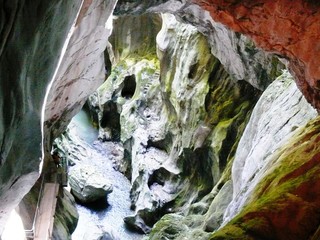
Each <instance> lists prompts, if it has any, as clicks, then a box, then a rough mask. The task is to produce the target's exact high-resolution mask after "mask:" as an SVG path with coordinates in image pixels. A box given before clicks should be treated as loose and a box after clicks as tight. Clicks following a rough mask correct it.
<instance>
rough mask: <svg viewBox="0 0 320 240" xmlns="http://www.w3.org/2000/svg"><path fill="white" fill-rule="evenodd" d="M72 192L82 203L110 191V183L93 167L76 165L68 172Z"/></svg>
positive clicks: (93, 199)
mask: <svg viewBox="0 0 320 240" xmlns="http://www.w3.org/2000/svg"><path fill="white" fill-rule="evenodd" d="M69 183H70V186H71V189H72V194H73V195H74V196H75V197H76V198H77V199H78V200H79V201H80V202H82V203H89V202H94V201H97V200H99V199H102V198H104V197H106V196H107V195H108V194H109V193H111V192H112V185H111V184H110V183H109V182H108V180H107V179H106V178H105V177H104V176H102V175H101V174H100V173H99V172H98V171H97V170H96V169H95V168H93V167H92V166H89V165H77V166H75V167H74V168H72V169H71V171H70V173H69Z"/></svg>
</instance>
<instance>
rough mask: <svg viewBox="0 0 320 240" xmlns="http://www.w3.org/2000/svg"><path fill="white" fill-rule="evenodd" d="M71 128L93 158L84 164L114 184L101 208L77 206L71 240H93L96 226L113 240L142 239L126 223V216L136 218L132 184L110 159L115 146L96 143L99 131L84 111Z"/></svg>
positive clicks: (98, 206)
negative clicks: (131, 193) (115, 167)
mask: <svg viewBox="0 0 320 240" xmlns="http://www.w3.org/2000/svg"><path fill="white" fill-rule="evenodd" d="M70 126H71V127H70V132H71V134H75V135H77V137H78V138H80V139H81V140H82V141H80V143H81V144H82V145H83V147H85V148H86V151H87V153H86V154H89V156H90V157H88V158H87V159H86V160H84V162H83V163H84V164H90V165H92V166H94V167H95V168H96V169H97V170H98V171H99V172H100V173H101V174H102V175H104V176H105V177H106V178H107V179H108V180H109V181H110V182H111V183H112V184H113V191H112V193H110V194H109V195H108V197H107V199H106V201H102V202H101V203H100V204H99V205H95V206H83V205H80V204H77V209H78V212H79V222H78V225H77V228H76V230H75V232H74V233H73V234H72V239H73V240H91V239H86V238H87V236H88V231H94V229H96V230H97V226H100V227H101V228H103V229H104V230H106V231H107V232H111V233H112V235H113V237H112V238H110V239H117V240H118V239H119V240H140V239H142V237H143V235H142V234H139V233H136V232H132V231H130V230H128V229H127V228H126V227H125V225H124V222H123V218H124V217H126V216H129V215H133V214H134V212H133V211H132V210H130V197H129V192H130V187H131V184H130V182H129V180H128V179H127V178H126V177H125V176H124V175H123V174H121V173H120V172H118V171H116V170H115V169H114V168H113V166H112V162H111V160H110V159H109V157H108V156H109V155H110V151H112V150H113V149H112V146H114V144H115V143H112V144H111V143H110V144H105V143H101V142H99V141H98V140H97V137H98V130H97V129H95V128H94V127H93V126H92V124H91V123H90V120H89V117H88V115H87V114H86V112H84V111H83V110H82V111H81V112H80V113H79V114H77V115H76V116H75V117H74V118H73V120H72V121H71V123H70ZM80 164H81V163H80Z"/></svg>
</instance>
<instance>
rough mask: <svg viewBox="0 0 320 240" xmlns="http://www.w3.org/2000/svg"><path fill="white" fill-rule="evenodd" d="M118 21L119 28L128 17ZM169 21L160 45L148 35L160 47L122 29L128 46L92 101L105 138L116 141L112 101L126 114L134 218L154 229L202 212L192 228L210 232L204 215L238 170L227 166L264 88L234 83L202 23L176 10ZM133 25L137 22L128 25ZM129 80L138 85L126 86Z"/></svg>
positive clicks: (119, 40)
mask: <svg viewBox="0 0 320 240" xmlns="http://www.w3.org/2000/svg"><path fill="white" fill-rule="evenodd" d="M144 17H145V16H144ZM134 18H139V17H138V16H135V17H134ZM116 21H118V22H119V24H115V26H117V27H119V28H120V27H121V26H122V25H123V24H124V23H125V22H126V21H123V20H121V18H120V20H119V19H118V20H116ZM139 21H140V20H134V21H133V22H139ZM155 22H156V23H157V22H159V21H155ZM162 22H163V23H162V29H161V31H160V32H159V34H158V35H157V51H155V50H156V49H155V46H156V45H155V43H153V44H154V48H151V47H150V46H152V43H150V42H146V43H144V46H147V47H146V48H147V49H150V48H151V49H153V50H151V51H149V50H148V51H144V49H143V47H141V49H139V50H138V52H137V51H136V50H135V49H137V44H138V45H139V43H130V42H129V43H128V42H127V39H123V37H122V35H123V34H120V36H117V35H118V34H119V33H118V32H117V29H114V30H115V32H114V35H113V37H112V41H111V42H114V43H116V44H117V46H118V47H119V46H123V47H121V48H120V50H117V51H119V52H118V53H116V54H114V53H113V54H112V53H111V54H108V55H109V56H117V57H115V58H114V59H115V60H116V61H114V63H113V64H114V66H113V69H112V72H111V74H110V76H109V78H108V79H107V80H106V81H105V83H104V84H103V85H102V86H101V87H100V88H99V89H98V90H97V92H96V93H95V94H94V95H93V96H91V97H90V100H91V103H90V104H91V106H92V107H91V108H92V109H99V110H98V112H97V115H98V119H99V125H100V131H101V132H102V133H101V134H100V136H104V137H101V139H102V140H103V141H110V140H115V139H113V138H112V135H113V134H111V137H106V136H110V127H109V126H108V125H107V128H104V126H106V125H101V123H102V120H103V117H104V116H105V114H106V109H107V108H106V105H108V106H110V104H111V103H110V102H112V104H113V106H115V107H114V108H113V111H116V112H117V114H119V123H120V133H119V135H120V139H118V140H120V141H122V142H123V144H124V147H125V159H124V160H123V161H122V162H119V163H117V165H118V166H117V167H118V168H119V169H121V170H122V171H123V172H125V173H126V175H127V176H128V177H129V178H130V179H131V182H132V190H131V198H132V208H134V209H135V212H136V215H135V216H132V217H129V218H127V219H126V222H127V223H128V224H132V225H133V227H135V228H140V230H142V231H144V232H148V231H150V229H151V227H152V226H153V224H154V223H155V222H156V221H158V220H159V219H160V218H161V217H162V216H163V215H164V214H165V213H168V212H171V211H173V212H179V214H181V216H180V217H181V218H185V221H186V222H188V221H191V222H192V219H193V218H194V219H198V220H197V223H194V225H193V226H191V225H192V224H191V225H190V226H189V227H188V229H189V230H188V232H190V233H191V232H194V233H193V234H200V235H206V234H205V233H204V232H203V231H202V230H201V229H200V230H199V229H198V227H200V225H202V224H203V219H202V217H201V216H202V214H204V213H205V212H206V211H207V210H208V209H209V206H210V202H211V201H212V200H213V198H214V197H215V195H217V194H218V193H219V190H220V188H221V187H222V186H223V185H224V184H225V183H226V182H227V181H228V180H229V179H230V173H229V174H228V173H226V174H224V175H222V173H223V171H224V170H225V169H227V171H229V170H230V167H227V166H230V163H229V162H230V161H231V160H232V159H233V155H234V152H235V148H236V146H237V143H238V141H239V139H240V136H241V133H242V131H243V129H244V126H245V123H246V121H247V120H248V116H249V115H250V112H251V110H252V108H253V106H254V104H255V102H256V100H257V98H258V96H259V95H260V92H259V91H257V90H254V88H253V87H251V86H250V85H249V84H248V83H246V82H241V81H240V82H234V81H233V80H232V79H231V78H230V76H229V75H228V73H227V72H226V71H225V70H224V69H223V66H222V65H221V64H220V62H219V61H218V60H217V59H216V58H215V57H214V56H213V55H212V54H211V51H210V45H209V44H208V42H207V39H206V37H205V36H203V35H202V34H201V33H199V32H198V31H197V30H196V28H194V27H192V26H190V25H187V24H182V23H179V22H178V21H177V20H176V19H175V17H174V16H173V15H169V14H163V15H162ZM126 27H132V24H129V25H127V26H122V28H123V29H126ZM123 29H122V31H124V32H125V31H128V32H130V31H132V29H131V30H130V29H129V30H123ZM148 39H149V40H150V39H151V40H154V39H155V37H152V36H151V37H149V38H148ZM149 40H148V41H149ZM140 44H141V43H140ZM140 46H141V45H140ZM124 49H125V50H124ZM108 50H109V51H111V49H110V48H109V49H108ZM156 53H157V56H156ZM158 58H159V60H158ZM129 81H134V84H132V83H131V84H130V86H131V87H128V88H126V85H128V82H129ZM126 82H127V84H126ZM132 86H134V89H131V88H133V87H132ZM124 89H126V90H125V91H124ZM128 89H129V90H128ZM130 89H131V90H130ZM123 92H125V94H124V93H123ZM108 109H110V108H108ZM107 114H110V113H109V112H108V113H107ZM111 132H112V131H111ZM104 133H106V134H104ZM229 172H230V171H229ZM221 176H224V177H223V180H222V181H219V179H220V177H221ZM226 186H227V185H226ZM228 186H229V185H228ZM214 187H215V188H214ZM223 189H226V187H225V188H223ZM212 191H213V192H212ZM224 193H225V194H227V193H228V194H229V195H228V196H231V195H230V194H232V193H231V192H227V193H226V192H224ZM227 199H228V198H227ZM201 200H202V201H201ZM224 205H226V204H224ZM191 216H192V217H191ZM219 216H220V218H222V217H221V214H220V215H219ZM201 219H202V220H201ZM196 226H197V227H196ZM186 234H187V233H186Z"/></svg>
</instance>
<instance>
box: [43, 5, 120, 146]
mask: <svg viewBox="0 0 320 240" xmlns="http://www.w3.org/2000/svg"><path fill="white" fill-rule="evenodd" d="M115 2H116V1H115V0H112V1H108V2H106V1H103V0H99V1H89V0H87V1H84V6H83V9H82V10H81V12H80V13H79V18H78V19H77V22H76V25H75V27H74V32H73V34H72V35H71V37H70V41H69V42H68V45H67V46H66V52H65V54H64V56H63V59H62V60H61V65H60V66H59V68H58V69H57V73H56V75H55V78H54V81H53V83H52V85H51V89H50V94H49V96H48V100H47V104H46V111H45V127H46V128H45V131H47V132H48V133H49V132H52V133H51V134H52V135H53V137H54V138H55V137H57V136H58V135H59V134H61V133H62V132H63V131H64V130H65V129H66V127H67V125H68V123H69V121H70V120H71V118H72V117H73V116H74V115H75V114H76V113H77V112H79V111H80V109H81V108H82V106H83V104H84V103H85V101H86V99H87V97H88V96H89V95H90V94H91V93H92V92H93V91H94V90H96V89H97V88H98V87H99V86H100V85H101V84H102V82H103V81H104V80H105V74H106V72H105V64H104V54H103V53H104V50H105V48H106V46H107V43H108V40H107V39H108V37H109V36H110V34H111V28H112V25H111V24H112V17H111V14H112V11H113V8H114V5H115ZM47 138H48V139H46V140H47V141H48V144H50V143H51V142H52V141H53V140H54V139H51V136H50V135H49V134H48V135H47Z"/></svg>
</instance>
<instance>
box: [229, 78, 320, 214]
mask: <svg viewBox="0 0 320 240" xmlns="http://www.w3.org/2000/svg"><path fill="white" fill-rule="evenodd" d="M316 116H317V112H316V110H314V109H313V108H312V107H311V105H310V104H308V103H307V102H306V100H305V98H304V97H303V96H302V94H301V92H300V91H299V90H298V89H297V87H296V85H295V83H294V82H293V78H292V77H291V75H290V74H289V73H288V72H284V73H283V74H282V75H281V76H280V77H279V78H277V79H276V80H275V81H274V82H273V83H272V84H271V85H270V86H269V87H268V88H267V90H266V91H265V92H264V93H263V95H262V96H261V98H260V99H259V101H258V103H257V105H256V107H255V109H254V111H253V113H252V116H251V119H250V121H249V122H248V125H247V126H246V129H245V131H244V133H243V135H242V137H241V140H240V142H239V146H238V149H237V152H236V155H235V160H234V163H233V165H232V179H233V186H234V187H233V200H232V202H231V203H230V205H229V207H228V209H227V212H226V214H225V218H226V219H231V218H232V217H234V216H235V214H236V213H238V212H239V209H241V208H242V206H243V204H244V203H245V202H246V200H247V198H249V197H250V195H251V194H252V193H251V191H252V189H253V188H254V187H255V186H256V185H257V184H258V182H260V181H261V176H262V175H263V170H264V168H265V166H267V165H268V164H269V161H270V156H272V155H273V153H274V152H275V151H277V150H278V149H279V148H280V147H281V146H282V145H284V144H286V142H287V141H288V140H289V139H290V138H291V137H292V135H293V134H294V133H295V132H296V131H297V129H298V128H299V127H300V126H303V125H305V124H306V123H307V122H308V121H310V120H311V119H313V118H315V117H316Z"/></svg>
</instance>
